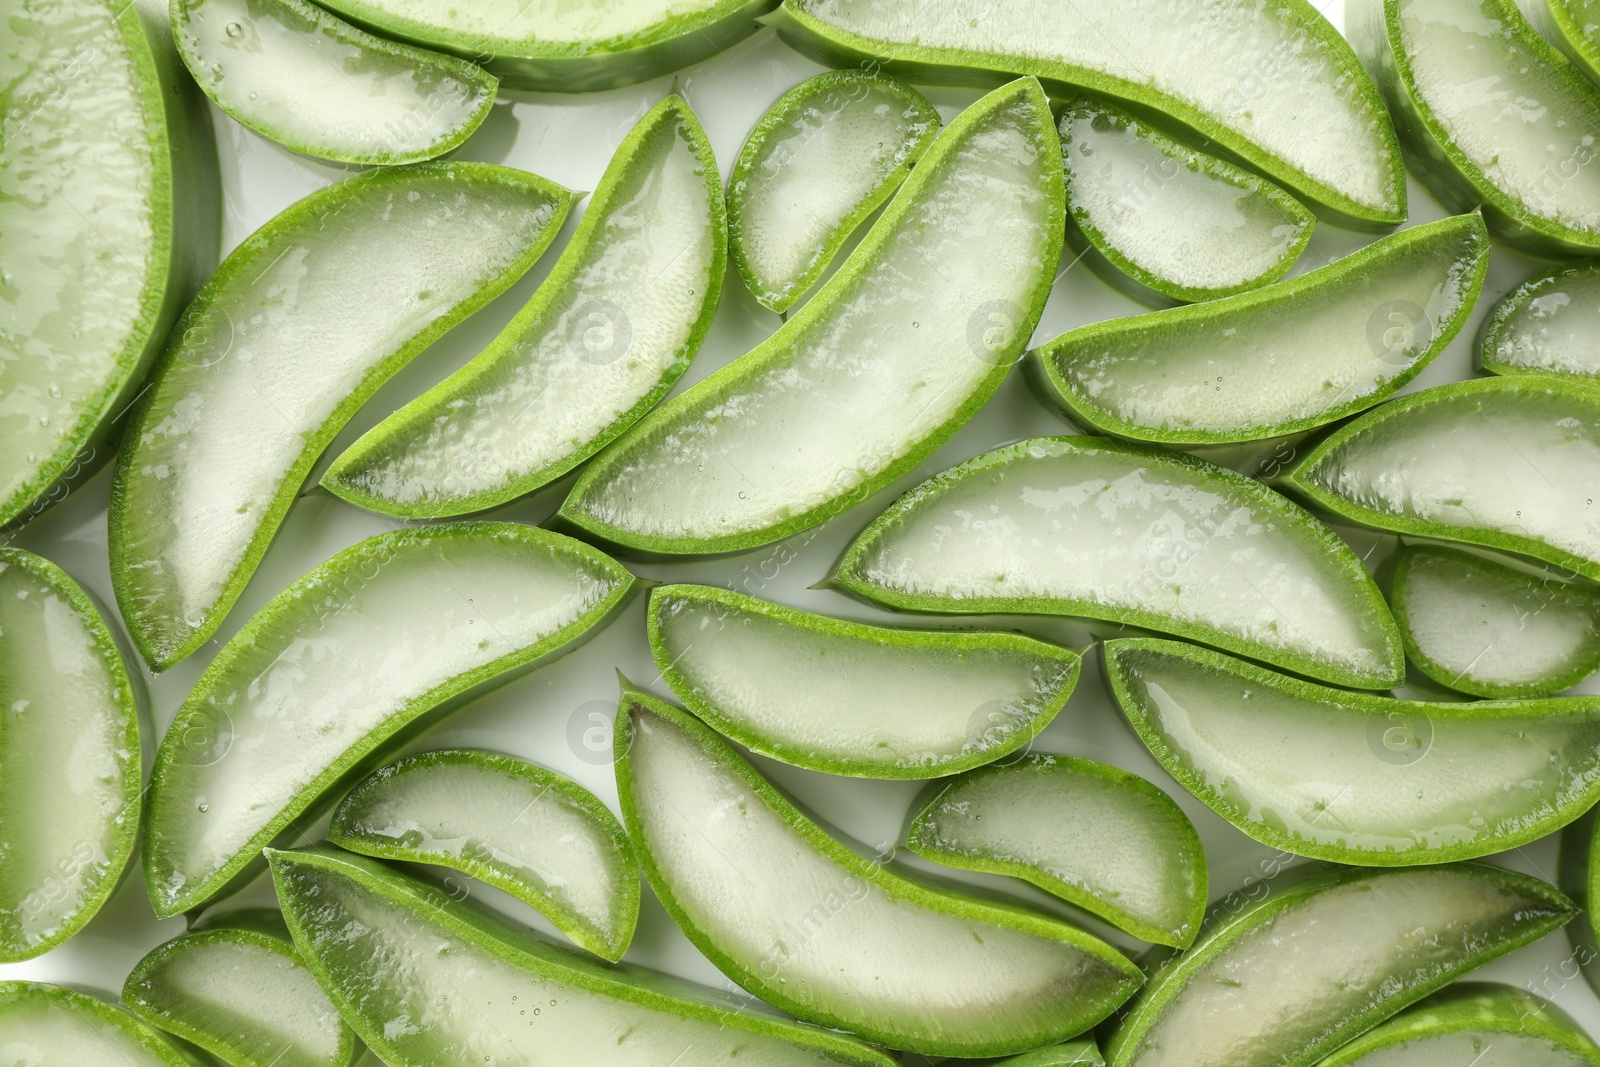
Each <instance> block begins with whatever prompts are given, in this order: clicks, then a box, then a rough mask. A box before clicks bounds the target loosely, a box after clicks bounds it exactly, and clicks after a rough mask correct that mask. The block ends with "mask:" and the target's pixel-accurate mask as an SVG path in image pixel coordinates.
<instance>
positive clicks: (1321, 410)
mask: <svg viewBox="0 0 1600 1067" xmlns="http://www.w3.org/2000/svg"><path fill="white" fill-rule="evenodd" d="M1488 266H1489V234H1488V232H1487V231H1486V230H1485V229H1484V225H1483V220H1482V219H1481V218H1480V217H1479V216H1478V215H1476V214H1468V215H1457V216H1455V217H1453V218H1447V219H1441V220H1439V221H1438V222H1430V223H1425V224H1423V225H1421V226H1413V227H1411V228H1409V229H1406V230H1402V231H1400V232H1399V233H1397V234H1393V235H1392V236H1389V237H1385V238H1382V239H1381V240H1378V241H1375V242H1373V243H1372V244H1370V245H1368V246H1367V247H1365V248H1363V249H1361V250H1360V251H1359V252H1356V253H1354V254H1352V255H1349V256H1346V257H1345V258H1343V259H1340V260H1336V261H1335V262H1333V263H1330V264H1328V265H1327V266H1325V267H1321V268H1319V269H1317V270H1314V271H1310V272H1309V273H1306V274H1302V275H1300V276H1298V277H1296V278H1292V279H1290V280H1288V281H1284V282H1278V283H1276V284H1274V285H1269V286H1266V287H1264V288H1260V289H1256V290H1254V291H1252V292H1249V293H1243V294H1240V295H1238V296H1231V297H1225V298H1223V299H1220V300H1213V301H1210V302H1207V303H1204V304H1200V305H1196V306H1191V307H1180V308H1173V309H1170V310H1165V311H1157V312H1155V313H1153V314H1146V315H1137V316H1134V317H1131V318H1121V319H1111V320H1108V321H1105V322H1097V323H1093V324H1091V325H1088V326H1080V327H1079V328H1077V329H1075V330H1069V331H1068V332H1067V333H1064V334H1062V335H1061V336H1059V337H1057V338H1055V339H1054V340H1051V341H1047V342H1045V343H1044V344H1043V345H1040V346H1039V347H1038V348H1037V349H1034V350H1033V351H1032V352H1031V353H1029V355H1028V360H1027V363H1026V364H1025V366H1026V368H1027V370H1028V373H1029V378H1030V381H1031V382H1032V383H1033V384H1034V386H1035V388H1036V389H1037V390H1038V391H1039V392H1040V393H1041V394H1042V395H1043V396H1044V397H1045V398H1046V399H1047V400H1049V401H1050V402H1052V403H1054V404H1055V405H1056V406H1057V407H1059V408H1060V409H1061V410H1062V411H1063V412H1065V413H1066V414H1067V415H1068V417H1070V418H1072V419H1073V420H1075V421H1077V422H1080V423H1082V424H1084V425H1085V426H1089V427H1092V428H1093V429H1096V430H1099V431H1101V432H1103V433H1108V434H1113V435H1116V436H1119V437H1126V438H1131V439H1133V440H1138V441H1152V442H1158V443H1161V444H1174V445H1199V444H1217V443H1222V442H1234V441H1255V440H1261V439H1263V438H1269V437H1279V436H1282V435H1284V434H1289V433H1295V432H1297V431H1300V430H1308V429H1312V428H1314V427H1317V426H1323V425H1326V424H1327V423H1330V422H1334V421H1336V420H1338V419H1341V418H1344V417H1345V416H1346V415H1352V414H1355V413H1356V412H1358V411H1361V410H1364V409H1365V408H1369V407H1371V406H1372V405H1373V404H1376V403H1378V402H1379V401H1382V400H1384V399H1386V398H1387V397H1389V396H1391V395H1393V394H1394V393H1395V392H1397V391H1398V390H1399V389H1400V388H1401V387H1403V386H1404V385H1406V384H1407V383H1408V382H1410V381H1411V380H1412V379H1413V378H1415V377H1416V376H1417V375H1418V374H1419V373H1421V372H1422V370H1423V368H1425V367H1426V366H1428V364H1430V363H1432V362H1433V360H1434V357H1436V356H1437V355H1438V354H1439V353H1440V352H1442V351H1444V349H1445V346H1446V345H1448V344H1449V343H1450V342H1451V341H1452V340H1453V339H1454V338H1455V336H1456V334H1457V333H1459V332H1460V330H1461V328H1462V326H1463V325H1464V324H1465V323H1466V321H1467V319H1468V318H1469V317H1470V316H1471V314H1472V309H1473V307H1474V306H1475V305H1476V303H1477V300H1478V294H1479V293H1480V292H1482V290H1483V279H1484V274H1485V272H1486V271H1487V270H1488Z"/></svg>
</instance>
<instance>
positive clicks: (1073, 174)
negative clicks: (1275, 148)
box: [1060, 98, 1316, 306]
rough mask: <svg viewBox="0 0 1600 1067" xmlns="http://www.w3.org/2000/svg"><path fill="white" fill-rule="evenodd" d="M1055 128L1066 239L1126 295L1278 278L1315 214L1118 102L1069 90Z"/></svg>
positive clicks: (1189, 293)
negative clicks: (1074, 96) (1063, 171)
mask: <svg viewBox="0 0 1600 1067" xmlns="http://www.w3.org/2000/svg"><path fill="white" fill-rule="evenodd" d="M1060 131H1061V151H1062V158H1063V159H1064V160H1065V163H1066V168H1067V211H1068V213H1069V214H1070V215H1071V217H1072V225H1071V226H1070V227H1068V230H1067V238H1068V240H1069V241H1071V242H1072V243H1073V247H1074V248H1075V249H1076V250H1077V251H1078V252H1079V253H1080V254H1082V255H1083V256H1084V257H1085V259H1086V262H1088V264H1089V265H1090V266H1093V267H1096V268H1098V270H1097V273H1099V274H1100V275H1101V276H1102V277H1104V278H1106V280H1107V281H1109V282H1110V283H1111V284H1112V285H1114V286H1116V287H1117V288H1119V289H1121V290H1123V291H1124V292H1126V293H1128V295H1130V296H1132V297H1133V298H1134V299H1136V300H1141V301H1143V302H1145V303H1149V304H1154V305H1156V306H1165V305H1169V304H1172V303H1174V302H1177V303H1189V302H1192V301H1196V300H1216V299H1218V298H1221V297H1225V296H1233V295H1235V294H1237V293H1242V292H1246V291H1248V290H1250V289H1255V288H1257V287H1259V286H1261V285H1265V284H1266V283H1268V282H1275V281H1277V280H1278V279H1279V278H1281V277H1283V275H1284V274H1286V273H1287V272H1288V270H1289V268H1290V267H1292V266H1294V262H1295V260H1297V259H1299V258H1300V253H1301V252H1303V251H1305V247H1306V245H1307V244H1308V243H1309V242H1310V240H1311V234H1312V231H1313V229H1314V228H1315V226H1316V219H1315V216H1313V215H1312V214H1311V212H1309V211H1307V210H1306V209H1305V208H1304V207H1302V206H1301V204H1300V202H1299V201H1298V200H1296V199H1295V198H1294V197H1292V196H1290V195H1289V194H1288V193H1286V192H1284V191H1283V190H1282V189H1280V188H1278V186H1276V185H1274V184H1272V183H1271V182H1269V181H1267V180H1266V179H1265V178H1262V177H1261V176H1259V175H1257V174H1255V173H1253V172H1252V171H1248V170H1245V169H1244V168H1243V167H1237V166H1234V165H1233V164H1232V163H1228V162H1225V161H1224V160H1221V159H1218V158H1217V157H1216V156H1211V155H1207V154H1206V153H1204V152H1198V151H1196V150H1194V149H1192V148H1189V147H1188V146H1186V145H1182V144H1179V143H1178V142H1177V141H1174V140H1172V139H1171V138H1170V137H1168V136H1166V135H1165V134H1163V133H1162V132H1161V131H1160V130H1158V129H1156V128H1155V127H1154V126H1151V125H1149V124H1148V123H1145V122H1142V121H1140V119H1139V118H1138V117H1137V116H1135V115H1133V114H1130V113H1129V112H1127V111H1124V110H1122V109H1121V108H1119V107H1116V106H1114V105H1112V104H1108V103H1105V102H1103V101H1099V100H1092V99H1088V98H1084V99H1080V100H1077V101H1075V102H1073V103H1072V104H1071V105H1069V106H1068V107H1067V110H1066V112H1065V113H1064V114H1063V115H1062V116H1061V122H1060Z"/></svg>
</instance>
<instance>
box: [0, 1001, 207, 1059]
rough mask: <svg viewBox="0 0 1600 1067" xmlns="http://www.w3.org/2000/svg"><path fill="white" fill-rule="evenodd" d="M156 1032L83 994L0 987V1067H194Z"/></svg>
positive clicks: (116, 1009)
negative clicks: (104, 1066) (99, 1066)
mask: <svg viewBox="0 0 1600 1067" xmlns="http://www.w3.org/2000/svg"><path fill="white" fill-rule="evenodd" d="M196 1062H197V1061H195V1060H191V1059H189V1058H188V1057H186V1056H183V1055H180V1054H179V1053H178V1051H177V1050H176V1049H174V1048H173V1047H172V1046H170V1045H168V1044H167V1043H166V1041H165V1040H164V1039H162V1038H161V1037H159V1036H157V1035H156V1033H155V1031H153V1030H149V1029H147V1028H146V1027H145V1025H144V1024H143V1023H141V1022H139V1021H138V1020H137V1019H135V1018H134V1017H133V1016H131V1015H129V1014H128V1013H127V1012H125V1011H123V1010H122V1009H121V1008H114V1007H112V1006H111V1005H109V1004H105V1003H103V1002H101V1001H98V1000H95V999H94V998H93V997H90V996H88V995H87V994H85V993H79V992H77V991H76V990H72V989H66V988H63V987H61V986H49V985H41V984H36V983H33V982H0V1067H89V1065H91V1064H93V1065H101V1064H104V1065H106V1067H193V1064H195V1063H196Z"/></svg>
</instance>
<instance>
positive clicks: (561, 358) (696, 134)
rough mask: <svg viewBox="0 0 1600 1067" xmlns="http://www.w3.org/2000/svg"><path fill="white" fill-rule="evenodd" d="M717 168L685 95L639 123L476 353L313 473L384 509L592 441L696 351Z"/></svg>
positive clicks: (479, 501)
mask: <svg viewBox="0 0 1600 1067" xmlns="http://www.w3.org/2000/svg"><path fill="white" fill-rule="evenodd" d="M726 248H727V232H726V226H725V223H724V220H723V208H722V184H721V179H720V178H719V177H718V175H717V162H716V160H715V159H714V158H713V157H712V155H711V145H710V143H709V142H708V141H707V140H706V136H705V131H704V130H702V129H701V128H700V123H699V121H698V120H697V119H696V118H695V117H694V112H693V111H691V110H690V109H689V105H688V104H687V103H685V102H684V100H683V98H682V97H679V96H676V95H673V96H668V97H667V98H666V99H665V100H663V101H661V103H659V104H657V105H656V107H655V108H654V109H653V110H652V111H650V112H649V113H648V114H647V115H645V117H644V118H643V119H641V120H640V121H639V124H638V125H637V126H635V127H634V128H633V132H632V133H630V134H629V135H628V136H627V137H626V138H624V139H623V142H622V144H621V146H620V147H618V149H617V152H616V155H615V156H614V157H613V158H612V160H611V165H610V166H609V167H607V168H606V173H605V176H604V177H603V178H601V179H600V187H599V188H598V189H597V190H595V193H594V197H593V199H592V200H591V201H590V204H589V209H588V211H587V212H585V213H584V216H583V220H582V221H581V222H580V223H579V224H578V229H577V232H576V233H574V234H573V236H572V240H571V241H570V242H569V243H568V244H567V247H566V250H565V251H563V252H562V254H561V258H560V259H559V260H557V261H556V265H555V267H554V268H553V269H552V270H551V272H550V276H549V277H548V278H546V279H545V281H544V283H543V284H542V285H540V287H539V290H538V292H536V293H535V294H534V296H533V299H532V300H530V301H529V302H528V304H527V306H526V307H524V308H523V309H522V311H521V312H519V313H518V314H517V316H516V317H515V318H514V319H512V320H511V322H510V324H509V325H507V326H506V328H505V330H504V331H502V332H501V334H500V336H499V337H498V338H496V339H495V341H494V342H493V343H492V344H491V345H490V346H489V347H488V348H486V349H485V350H484V351H483V353H482V354H480V355H479V356H478V357H477V358H476V359H474V360H473V361H472V362H470V363H468V364H467V365H466V366H465V367H462V368H461V369H460V370H458V371H456V373H454V374H452V375H451V376H450V377H448V378H446V379H445V380H444V381H442V382H440V383H439V384H438V385H436V386H434V387H433V388H432V389H430V390H429V391H428V392H426V393H424V394H422V396H420V397H418V398H417V399H415V400H413V401H412V402H411V403H409V404H407V405H406V406H405V407H403V408H401V409H400V410H399V411H397V412H395V413H394V414H393V415H391V416H389V417H388V418H387V419H385V420H384V421H383V422H381V423H379V424H378V425H377V426H376V427H374V428H373V429H371V430H369V431H368V432H367V433H366V434H365V435H364V436H363V437H362V438H361V439H360V440H359V441H357V442H356V443H355V444H353V445H351V446H350V448H349V450H348V451H346V452H345V453H344V454H343V455H341V456H340V457H339V458H338V459H337V460H335V461H334V463H333V466H332V467H330V468H329V469H328V472H327V473H326V474H325V475H323V478H322V484H323V485H325V486H326V487H327V488H328V489H329V490H331V491H332V492H334V493H336V494H338V495H339V496H341V497H343V498H344V499H346V500H348V501H350V502H351V503H352V504H356V505H359V506H361V507H364V508H370V509H372V510H373V511H381V512H383V513H384V514H386V515H398V516H405V517H417V518H420V517H433V516H440V515H460V514H464V513H466V512H469V511H480V510H482V509H484V508H489V507H493V506H495V505H497V504H503V503H505V502H506V501H508V500H512V499H514V498H516V497H518V496H521V495H523V494H524V493H529V492H532V491H533V490H535V489H537V488H539V487H540V486H542V485H545V484H548V483H549V482H551V481H553V480H555V479H556V478H558V477H560V476H561V475H563V474H565V473H566V472H567V471H569V470H571V469H572V468H573V467H575V466H577V465H578V464H579V463H582V462H583V461H584V460H586V459H588V458H589V457H590V456H592V455H593V454H594V453H596V452H598V451H599V450H600V449H601V448H603V447H604V446H605V445H606V444H607V443H609V442H610V441H611V440H612V439H613V438H614V437H616V436H617V435H618V434H620V433H621V432H622V431H623V430H625V429H627V428H628V427H629V426H631V425H632V424H633V423H635V422H637V421H638V420H639V418H640V417H641V416H642V415H644V413H645V412H647V411H649V410H650V409H651V408H652V407H654V406H655V405H656V403H657V402H658V401H659V400H660V399H661V398H662V397H663V396H666V395H667V391H668V390H669V389H671V388H672V384H673V383H674V382H676V381H677V380H678V378H679V377H680V376H681V375H682V374H683V372H684V371H685V370H687V369H688V367H689V361H690V360H692V359H694V355H695V352H696V351H697V350H698V349H699V347H700V341H701V339H702V338H703V337H704V336H705V332H706V328H707V327H708V326H709V325H710V324H711V316H712V313H713V312H715V311H716V307H717V298H718V295H719V294H720V293H721V291H722V276H723V274H724V273H725V272H726V269H727V266H726V257H727V252H726Z"/></svg>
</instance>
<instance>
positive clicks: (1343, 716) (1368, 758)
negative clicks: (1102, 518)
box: [1106, 640, 1600, 866]
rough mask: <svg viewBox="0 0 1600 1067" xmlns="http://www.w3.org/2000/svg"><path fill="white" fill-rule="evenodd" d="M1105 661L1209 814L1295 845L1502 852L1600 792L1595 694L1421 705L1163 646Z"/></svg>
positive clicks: (1124, 646) (1149, 734)
mask: <svg viewBox="0 0 1600 1067" xmlns="http://www.w3.org/2000/svg"><path fill="white" fill-rule="evenodd" d="M1106 657H1107V658H1106V669H1107V673H1108V674H1109V675H1110V678H1111V684H1112V689H1113V692H1114V693H1115V695H1116V697H1117V701H1118V703H1119V704H1120V705H1121V706H1122V710H1123V713H1124V714H1125V715H1127V717H1128V720H1129V721H1130V722H1131V723H1132V724H1133V726H1134V728H1135V730H1137V731H1138V733H1139V735H1140V737H1141V738H1142V739H1143V740H1144V742H1145V744H1146V745H1148V746H1149V747H1150V750H1151V752H1152V753H1153V754H1154V755H1155V756H1156V758H1157V759H1158V760H1160V761H1161V763H1162V765H1163V766H1165V767H1166V768H1167V770H1168V771H1169V772H1171V773H1172V774H1173V776H1174V777H1176V778H1177V779H1178V780H1179V781H1180V782H1182V783H1183V785H1184V786H1185V787H1186V788H1187V789H1189V790H1190V792H1192V793H1194V794H1195V795H1196V796H1197V797H1199V798H1200V799H1201V800H1203V801H1204V802H1205V803H1206V804H1207V805H1209V806H1210V807H1211V808H1212V809H1213V810H1214V811H1216V812H1217V814H1219V815H1221V816H1222V817H1223V818H1225V819H1227V820H1228V821H1229V822H1231V823H1233V824H1234V825H1235V826H1237V827H1238V828H1239V829H1241V830H1243V831H1244V832H1245V833H1247V834H1249V835H1250V836H1251V837H1254V838H1256V839H1257V840H1261V841H1265V842H1267V843H1269V844H1273V845H1276V846H1277V847H1279V848H1283V849H1285V850H1287V851H1290V852H1295V853H1297V854H1299V855H1304V856H1316V857H1319V858H1323V859H1329V860H1337V861H1339V862H1341V863H1353V864H1363V865H1373V866H1391V865H1410V864H1418V863H1434V862H1439V861H1441V860H1452V859H1469V858H1472V857H1476V856H1483V855H1488V854H1489V853H1492V852H1501V851H1504V850H1506V849H1508V848H1511V847H1513V846H1515V845H1520V844H1525V843H1526V842H1528V841H1531V840H1533V839H1535V838H1537V837H1542V836H1543V835H1544V834H1546V833H1549V832H1550V831H1551V830H1554V829H1557V828H1558V827H1560V826H1562V825H1564V824H1566V823H1567V822H1570V821H1571V820H1572V819H1574V818H1576V817H1577V816H1578V815H1579V814H1581V813H1582V812H1583V811H1584V810H1585V809H1586V808H1587V807H1589V806H1590V805H1591V804H1593V802H1594V800H1595V799H1596V797H1597V796H1600V699H1596V698H1593V697H1580V698H1570V699H1562V698H1558V699H1552V700H1544V701H1538V702H1516V703H1498V702H1496V703H1465V704H1452V703H1436V702H1429V703H1422V702H1418V701H1409V700H1392V699H1389V698H1387V697H1375V696H1371V695H1368V694H1356V693H1349V692H1346V691H1344V690H1338V689H1328V688H1325V687H1322V686H1317V685H1313V684H1311V683H1309V682H1301V681H1298V680H1296V679H1292V678H1287V677H1284V676H1282V675H1276V674H1273V673H1272V672H1270V671H1266V670H1262V669H1260V668H1257V667H1253V666H1251V665H1249V664H1246V663H1243V662H1241V661H1239V660H1234V659H1231V658H1229V657H1226V656H1222V655H1219V654H1217V653H1209V652H1204V651H1202V650H1199V649H1195V648H1193V646H1188V645H1182V644H1178V643H1176V642H1169V641H1121V640H1118V641H1112V642H1109V643H1108V644H1107V646H1106Z"/></svg>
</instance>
